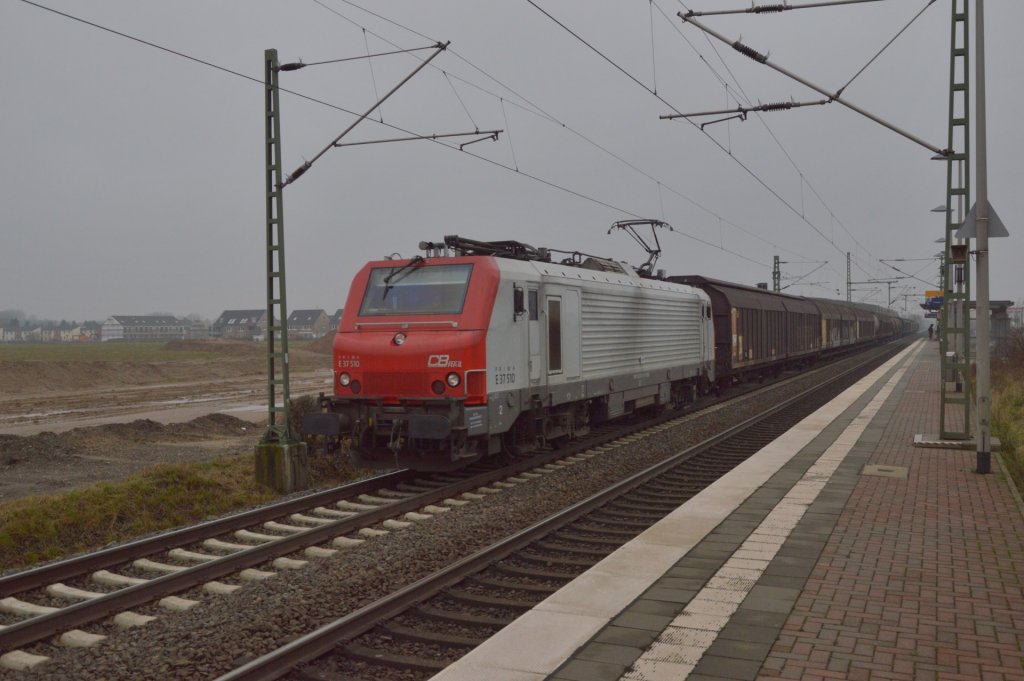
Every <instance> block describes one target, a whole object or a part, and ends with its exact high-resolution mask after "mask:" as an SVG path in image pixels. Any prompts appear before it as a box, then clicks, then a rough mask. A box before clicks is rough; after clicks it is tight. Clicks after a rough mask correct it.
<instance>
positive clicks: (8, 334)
mask: <svg viewBox="0 0 1024 681" xmlns="http://www.w3.org/2000/svg"><path fill="white" fill-rule="evenodd" d="M20 340H21V324H20V323H19V322H18V320H17V319H12V320H11V321H9V322H2V323H0V341H3V342H4V343H16V342H18V341H20Z"/></svg>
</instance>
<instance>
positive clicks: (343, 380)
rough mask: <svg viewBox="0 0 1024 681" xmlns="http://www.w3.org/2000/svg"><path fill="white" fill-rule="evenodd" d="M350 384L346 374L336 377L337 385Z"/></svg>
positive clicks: (350, 378)
mask: <svg viewBox="0 0 1024 681" xmlns="http://www.w3.org/2000/svg"><path fill="white" fill-rule="evenodd" d="M351 382H352V377H351V376H349V375H348V374H347V373H342V374H341V375H339V376H338V383H340V384H341V385H343V386H348V384H349V383H351Z"/></svg>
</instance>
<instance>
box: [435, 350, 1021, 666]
mask: <svg viewBox="0 0 1024 681" xmlns="http://www.w3.org/2000/svg"><path fill="white" fill-rule="evenodd" d="M938 409H939V358H938V353H937V352H936V351H935V345H934V344H932V343H928V342H927V341H918V342H915V343H913V344H912V345H911V346H910V347H908V348H907V349H906V350H904V351H903V352H901V353H900V354H899V355H898V356H897V357H895V358H893V359H892V360H890V361H889V362H887V363H886V364H885V365H884V366H882V367H880V368H879V369H877V370H876V371H874V372H873V373H872V374H871V375H869V376H867V377H866V378H864V379H863V380H861V381H859V382H858V383H857V384H856V385H854V386H853V387H851V388H850V389H848V390H846V391H845V392H844V393H843V394H842V395H840V396H839V397H837V398H836V399H835V400H833V401H832V402H830V403H829V404H828V405H826V406H824V407H822V408H821V409H819V410H818V411H817V412H815V413H814V414H812V415H811V416H809V417H807V418H806V419H804V420H803V421H802V422H801V423H799V424H797V425H796V426H795V427H794V428H792V429H791V430H790V431H789V432H787V433H786V434H784V435H783V436H781V437H780V438H778V439H777V440H775V442H773V443H772V444H770V445H768V446H767V447H765V448H764V449H762V450H761V451H760V452H759V453H758V454H756V455H755V456H753V457H751V458H750V459H748V460H747V461H746V462H744V463H743V464H741V465H740V466H738V467H737V468H736V469H734V470H733V471H732V472H730V473H729V474H727V475H726V476H724V477H723V478H721V479H720V480H718V481H717V482H715V483H714V484H712V485H711V486H709V487H708V488H707V489H705V490H704V491H702V492H701V493H700V494H698V495H697V496H696V497H694V498H693V499H691V500H690V501H688V502H686V503H685V504H683V505H682V506H680V507H679V508H678V509H677V510H676V511H674V512H673V513H671V514H670V515H669V516H667V517H666V518H664V519H663V520H662V521H661V522H659V523H658V524H657V525H656V526H654V527H652V528H650V529H649V530H647V531H646V532H644V533H643V534H641V535H640V536H638V537H637V538H636V539H634V540H633V541H632V542H630V543H629V544H627V545H625V546H623V547H622V548H620V549H619V550H617V551H615V552H614V553H613V554H611V555H610V556H608V557H607V558H605V559H604V560H603V561H601V562H600V563H599V564H597V565H595V566H594V567H593V568H591V569H590V570H588V571H587V572H585V573H584V574H582V575H580V576H579V577H577V578H576V579H575V580H573V581H572V582H571V583H569V584H568V585H566V586H565V587H564V588H563V589H561V590H559V591H558V592H557V593H555V594H552V595H551V596H550V597H549V598H547V599H546V600H544V601H543V602H541V603H539V604H538V605H537V606H536V607H535V608H534V609H533V610H531V611H529V612H527V613H525V614H524V615H523V616H521V617H520V618H518V619H517V620H516V621H515V622H513V623H512V624H510V625H509V626H507V627H506V628H505V629H503V630H502V631H501V632H499V633H498V634H497V635H496V636H494V637H492V638H491V639H489V640H488V641H487V642H486V643H484V644H483V645H481V646H479V647H478V648H476V649H475V650H473V651H472V652H471V653H469V654H468V655H466V656H465V657H463V658H462V659H461V660H459V661H458V662H457V663H456V664H454V665H452V666H450V667H448V668H447V669H446V670H444V671H443V672H441V673H440V674H438V675H436V676H434V677H433V681H480V680H481V679H487V680H488V681H540V680H542V679H550V680H551V681H620V680H621V681H682V680H683V679H689V680H690V681H709V680H711V679H719V680H720V679H768V678H788V679H908V680H910V679H950V680H953V679H972V680H973V679H982V680H985V681H995V680H1001V679H1017V680H1020V681H1024V506H1022V504H1021V501H1020V498H1019V496H1017V494H1016V491H1015V490H1014V489H1013V488H1012V487H1011V485H1010V483H1009V481H1008V479H1007V477H1006V476H1005V475H1004V473H1003V471H1002V469H1001V466H1000V462H999V461H998V459H997V458H996V457H993V473H992V474H990V475H978V474H976V473H974V466H975V453H974V452H973V451H964V450H960V449H931V448H921V447H915V446H914V436H915V434H919V433H924V432H935V431H936V430H937V421H938Z"/></svg>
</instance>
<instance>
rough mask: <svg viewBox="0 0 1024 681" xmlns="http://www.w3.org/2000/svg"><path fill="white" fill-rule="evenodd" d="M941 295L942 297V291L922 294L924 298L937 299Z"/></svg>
mask: <svg viewBox="0 0 1024 681" xmlns="http://www.w3.org/2000/svg"><path fill="white" fill-rule="evenodd" d="M941 295H942V291H925V292H924V297H925V298H938V297H939V296H941Z"/></svg>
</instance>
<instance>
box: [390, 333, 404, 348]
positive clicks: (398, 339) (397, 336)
mask: <svg viewBox="0 0 1024 681" xmlns="http://www.w3.org/2000/svg"><path fill="white" fill-rule="evenodd" d="M392 340H393V341H394V342H395V345H401V344H402V343H404V342H405V334H404V333H402V332H401V331H399V332H398V333H396V334H395V337H394V338H393V339H392Z"/></svg>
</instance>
